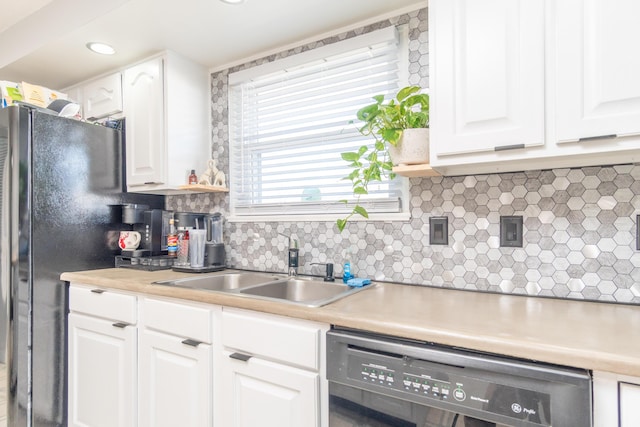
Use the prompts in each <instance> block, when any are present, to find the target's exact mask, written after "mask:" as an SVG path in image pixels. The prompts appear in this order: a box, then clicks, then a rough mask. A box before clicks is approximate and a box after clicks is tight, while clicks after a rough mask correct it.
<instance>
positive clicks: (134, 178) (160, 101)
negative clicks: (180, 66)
mask: <svg viewBox="0 0 640 427" xmlns="http://www.w3.org/2000/svg"><path fill="white" fill-rule="evenodd" d="M163 68H164V67H163V60H162V58H155V59H152V60H150V61H147V62H143V63H142V64H138V65H136V66H134V67H131V68H128V69H127V70H125V72H124V100H125V106H126V107H125V108H126V110H125V115H126V119H127V121H126V156H127V160H126V169H127V187H128V189H129V191H135V189H136V187H139V188H146V187H149V186H162V185H165V184H167V182H166V181H167V179H166V166H167V165H166V163H167V162H166V147H165V129H164V93H163V82H162V78H163Z"/></svg>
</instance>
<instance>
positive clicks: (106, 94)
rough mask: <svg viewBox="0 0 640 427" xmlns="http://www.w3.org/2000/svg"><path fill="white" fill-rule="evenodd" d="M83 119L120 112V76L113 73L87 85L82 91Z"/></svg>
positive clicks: (92, 118) (97, 117)
mask: <svg viewBox="0 0 640 427" xmlns="http://www.w3.org/2000/svg"><path fill="white" fill-rule="evenodd" d="M82 99H83V101H84V117H85V118H86V119H88V120H94V119H99V118H102V117H107V116H112V115H114V114H117V113H121V112H122V74H121V73H114V74H110V75H108V76H105V77H102V78H100V79H97V80H95V81H92V82H90V83H88V84H87V85H86V86H85V87H84V90H83V97H82Z"/></svg>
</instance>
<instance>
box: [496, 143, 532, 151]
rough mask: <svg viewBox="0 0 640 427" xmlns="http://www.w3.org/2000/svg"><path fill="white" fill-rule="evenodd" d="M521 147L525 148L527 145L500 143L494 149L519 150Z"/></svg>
mask: <svg viewBox="0 0 640 427" xmlns="http://www.w3.org/2000/svg"><path fill="white" fill-rule="evenodd" d="M520 148H525V145H524V144H513V145H500V146H497V147H493V151H507V150H519V149H520Z"/></svg>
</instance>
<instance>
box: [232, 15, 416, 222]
mask: <svg viewBox="0 0 640 427" xmlns="http://www.w3.org/2000/svg"><path fill="white" fill-rule="evenodd" d="M391 32H393V33H395V34H396V35H395V37H397V40H398V58H399V64H400V65H399V72H398V76H399V78H398V86H399V87H404V86H406V85H407V84H408V64H409V61H408V51H409V49H408V42H409V37H408V26H407V25H399V26H390V27H386V28H383V29H380V30H375V31H371V32H369V33H365V34H362V35H358V36H355V37H352V38H349V39H346V40H342V41H339V42H335V43H332V44H329V45H325V46H321V47H318V48H315V49H311V50H308V51H305V52H302V53H298V54H294V55H290V56H287V57H284V58H281V59H277V60H275V61H272V62H267V63H264V64H260V65H256V66H254V67H251V68H248V69H245V70H240V71H238V72H234V73H230V74H229V81H228V87H229V96H228V108H229V110H228V111H229V113H228V117H229V153H230V156H229V162H230V165H229V166H230V168H229V169H230V175H231V171H232V170H234V167H235V166H236V165H235V162H236V160H235V156H234V155H233V150H234V148H233V147H232V146H231V145H232V144H233V141H235V140H236V138H235V136H234V134H233V132H234V126H232V125H231V117H233V114H234V113H235V111H234V108H235V106H234V105H233V102H232V97H231V87H232V86H233V85H235V84H238V83H241V82H244V81H247V80H251V79H253V78H257V77H261V76H266V75H269V74H272V73H277V72H280V71H283V70H286V69H287V68H295V67H298V66H300V65H302V64H307V63H312V62H314V61H318V60H322V59H323V58H326V57H330V56H334V55H340V54H344V53H346V52H348V51H351V50H356V49H359V48H364V47H368V46H371V45H374V44H375V43H378V42H380V41H384V40H389V39H390V37H391V36H390V35H389V34H390V33H391ZM373 95H375V94H372V96H373ZM354 117H355V112H354ZM397 179H399V180H400V182H399V185H398V188H399V190H400V206H399V209H400V210H399V211H398V212H369V218H364V217H361V216H359V215H356V216H353V217H352V218H351V219H350V221H354V222H358V221H408V220H409V219H410V218H411V210H410V197H411V194H410V191H409V179H407V178H403V177H398V178H397ZM230 184H231V185H230V191H231V192H233V191H234V185H233V176H230ZM229 197H230V206H229V216H228V218H227V220H228V221H230V222H273V221H290V222H308V221H331V222H334V221H336V220H337V219H338V218H341V217H344V216H346V215H347V214H348V213H335V212H332V213H322V208H321V206H322V205H323V203H322V202H320V203H318V205H317V206H318V207H320V208H319V209H318V211H317V212H314V213H309V214H304V213H303V214H301V213H297V214H294V213H281V214H275V213H274V214H269V213H264V214H256V215H251V214H246V213H242V214H238V213H237V211H236V206H235V199H234V197H233V194H231V195H230V196H229ZM389 200H391V199H389ZM332 203H335V202H327V203H326V204H327V205H329V204H332ZM350 205H351V203H350ZM256 209H257V210H259V209H260V208H259V207H256Z"/></svg>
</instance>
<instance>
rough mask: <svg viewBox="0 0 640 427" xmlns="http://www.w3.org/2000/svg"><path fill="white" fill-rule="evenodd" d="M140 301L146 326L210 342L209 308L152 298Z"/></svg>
mask: <svg viewBox="0 0 640 427" xmlns="http://www.w3.org/2000/svg"><path fill="white" fill-rule="evenodd" d="M140 303H141V306H140V311H141V314H142V317H141V319H142V321H143V323H144V326H145V327H146V328H148V329H154V330H156V331H160V332H164V333H167V334H172V335H176V336H179V337H185V338H192V339H194V340H198V341H201V342H204V343H208V344H211V310H209V309H207V308H204V307H198V306H195V305H190V304H185V303H175V302H171V301H162V300H157V299H152V298H143V299H141V301H140Z"/></svg>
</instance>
